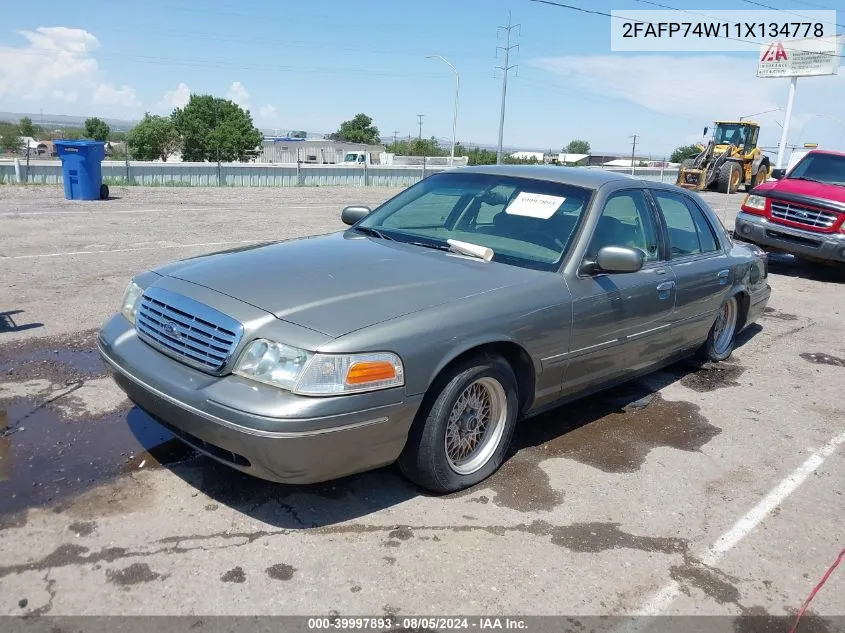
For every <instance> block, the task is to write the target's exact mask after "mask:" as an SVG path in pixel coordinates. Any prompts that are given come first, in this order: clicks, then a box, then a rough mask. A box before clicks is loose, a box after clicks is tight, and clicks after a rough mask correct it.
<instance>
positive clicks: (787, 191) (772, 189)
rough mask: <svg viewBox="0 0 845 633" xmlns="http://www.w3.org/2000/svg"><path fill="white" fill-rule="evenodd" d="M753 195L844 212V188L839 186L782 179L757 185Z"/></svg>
mask: <svg viewBox="0 0 845 633" xmlns="http://www.w3.org/2000/svg"><path fill="white" fill-rule="evenodd" d="M754 193H755V194H759V195H762V196H767V197H769V198H778V197H782V198H783V199H784V200H791V201H794V202H806V203H808V204H814V205H818V206H822V207H826V208H830V209H832V210H835V211H840V212H845V187H841V186H839V185H829V184H826V183H823V182H811V181H809V180H794V179H791V178H784V179H783V180H776V181H774V182H765V183H763V184H762V185H758V186H757V187H755V188H754Z"/></svg>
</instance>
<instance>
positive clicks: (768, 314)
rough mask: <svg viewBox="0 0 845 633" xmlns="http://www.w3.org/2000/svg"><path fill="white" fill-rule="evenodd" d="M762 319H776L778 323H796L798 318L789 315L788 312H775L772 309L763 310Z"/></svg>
mask: <svg viewBox="0 0 845 633" xmlns="http://www.w3.org/2000/svg"><path fill="white" fill-rule="evenodd" d="M763 318H764V319H777V320H779V321H797V320H798V316H797V315H795V314H789V313H788V312H781V311H780V310H775V309H774V308H765V309H764V310H763Z"/></svg>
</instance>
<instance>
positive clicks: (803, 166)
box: [788, 154, 845, 186]
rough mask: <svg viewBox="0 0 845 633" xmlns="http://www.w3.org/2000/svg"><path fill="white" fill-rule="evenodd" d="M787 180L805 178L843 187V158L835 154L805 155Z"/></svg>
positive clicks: (844, 170) (844, 166)
mask: <svg viewBox="0 0 845 633" xmlns="http://www.w3.org/2000/svg"><path fill="white" fill-rule="evenodd" d="M788 177H789V178H807V179H809V180H818V181H819V182H824V183H827V184H831V185H841V186H845V156H837V155H835V154H807V155H806V156H805V157H804V158H803V159H802V160H801V162H799V163H798V164H797V165H796V166H795V169H793V170H792V171H791V172H789V176H788Z"/></svg>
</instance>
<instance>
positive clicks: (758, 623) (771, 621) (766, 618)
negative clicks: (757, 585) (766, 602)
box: [733, 606, 842, 633]
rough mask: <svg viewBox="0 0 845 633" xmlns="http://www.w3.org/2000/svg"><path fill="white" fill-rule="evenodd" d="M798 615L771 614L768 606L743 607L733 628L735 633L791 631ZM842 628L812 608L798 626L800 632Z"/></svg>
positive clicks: (830, 631)
mask: <svg viewBox="0 0 845 633" xmlns="http://www.w3.org/2000/svg"><path fill="white" fill-rule="evenodd" d="M796 615H797V613H795V614H790V615H771V614H769V613H768V612H767V611H766V607H762V606H754V607H748V608H745V609H743V613H742V615H740V616H738V617H736V618H734V621H733V630H734V633H790V631H791V630H792V627H793V626H794V625H795V616H796ZM841 630H842V629H840V628H839V627H834V625H833V624H832V623H831V622H829V621H828V620H827V619H825V618H823V617H821V616H819V615H818V614H817V613H814V612H813V611H810V610H808V611H805V612H804V615H802V616H801V619H800V620H799V621H798V627H797V628H796V631H798V632H799V633H837V632H840V633H841Z"/></svg>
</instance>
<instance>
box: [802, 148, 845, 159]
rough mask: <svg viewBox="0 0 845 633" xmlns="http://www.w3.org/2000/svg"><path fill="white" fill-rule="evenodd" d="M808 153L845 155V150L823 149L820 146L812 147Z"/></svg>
mask: <svg viewBox="0 0 845 633" xmlns="http://www.w3.org/2000/svg"><path fill="white" fill-rule="evenodd" d="M807 154H830V155H831V156H843V157H845V152H837V151H836V150H835V149H821V148H820V147H816V148H813V149H811V150H810V151H809V152H807Z"/></svg>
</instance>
